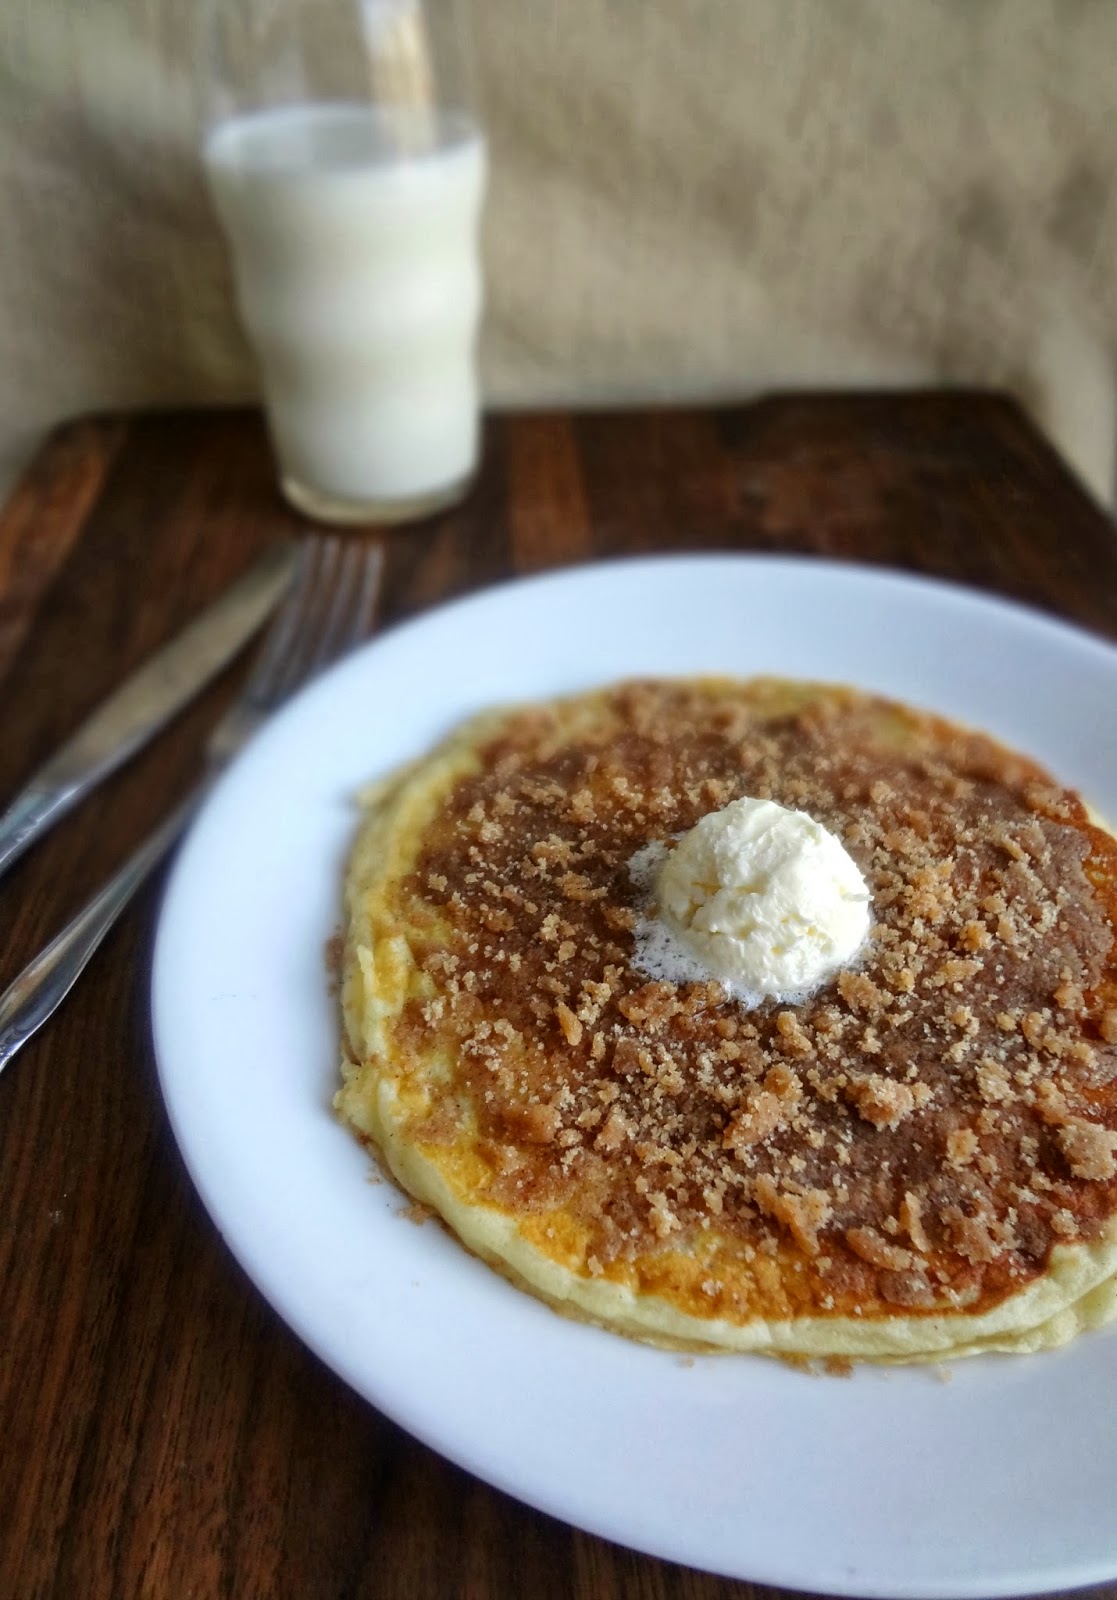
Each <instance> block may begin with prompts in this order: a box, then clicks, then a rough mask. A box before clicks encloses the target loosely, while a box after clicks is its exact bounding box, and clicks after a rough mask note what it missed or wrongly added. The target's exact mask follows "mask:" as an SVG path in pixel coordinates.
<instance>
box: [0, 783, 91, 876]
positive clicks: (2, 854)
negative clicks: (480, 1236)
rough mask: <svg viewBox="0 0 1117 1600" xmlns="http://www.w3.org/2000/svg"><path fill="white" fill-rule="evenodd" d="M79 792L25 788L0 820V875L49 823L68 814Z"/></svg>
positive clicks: (34, 786) (64, 787) (64, 788)
mask: <svg viewBox="0 0 1117 1600" xmlns="http://www.w3.org/2000/svg"><path fill="white" fill-rule="evenodd" d="M82 792H83V791H82V790H81V789H80V788H79V786H78V785H77V784H72V783H71V784H55V785H52V786H51V787H50V788H49V789H48V788H41V787H39V786H38V785H37V784H35V783H30V784H28V786H27V788H26V789H24V790H23V792H22V794H17V795H16V797H15V799H14V800H13V801H12V803H11V805H10V806H9V807H8V809H7V810H6V811H5V812H4V815H3V816H2V817H0V873H3V872H4V871H5V869H6V868H8V867H10V866H11V864H12V862H13V861H15V860H16V858H17V857H18V856H21V855H22V854H23V852H24V851H25V850H26V849H27V846H28V845H29V844H31V842H32V841H33V840H35V839H37V838H38V837H39V835H40V834H41V833H42V832H43V831H44V830H45V829H46V828H49V827H50V825H51V823H52V822H57V820H58V818H59V817H61V816H62V815H64V813H65V812H67V811H69V810H70V807H71V806H72V805H74V803H75V801H77V800H78V799H80V797H81V793H82Z"/></svg>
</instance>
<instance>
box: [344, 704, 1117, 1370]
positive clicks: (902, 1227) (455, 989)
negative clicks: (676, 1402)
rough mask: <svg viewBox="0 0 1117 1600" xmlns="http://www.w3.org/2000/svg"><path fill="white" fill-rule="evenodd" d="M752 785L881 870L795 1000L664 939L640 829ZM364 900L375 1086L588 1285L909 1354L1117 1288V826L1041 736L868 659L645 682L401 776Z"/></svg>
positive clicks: (961, 1344)
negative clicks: (860, 932)
mask: <svg viewBox="0 0 1117 1600" xmlns="http://www.w3.org/2000/svg"><path fill="white" fill-rule="evenodd" d="M746 795H748V796H754V797H760V798H767V799H772V800H775V801H777V802H779V803H780V804H781V805H784V806H787V807H791V808H796V809H799V810H803V811H805V812H807V813H808V814H809V815H810V816H812V817H814V818H815V819H816V820H817V821H819V822H821V823H822V824H823V825H824V826H825V827H826V828H828V829H829V830H830V831H831V832H833V833H834V834H835V835H836V836H837V837H838V838H839V839H840V840H841V841H842V843H843V844H844V846H845V848H846V849H847V850H848V851H849V853H850V855H851V856H852V857H853V859H854V861H855V862H856V863H857V866H858V867H859V869H860V871H861V872H862V873H863V875H864V877H865V879H866V881H867V883H868V884H869V887H870V889H871V893H872V919H873V920H872V929H871V933H870V936H869V940H868V943H867V946H866V947H865V949H864V950H863V951H862V952H861V954H860V956H859V957H858V959H857V962H856V965H855V966H853V967H850V968H847V969H846V970H843V971H840V972H838V973H837V974H836V975H835V976H834V977H833V978H832V980H831V981H829V982H827V983H826V984H825V985H824V986H823V987H822V988H821V989H820V990H818V991H817V992H816V993H814V994H812V995H809V996H808V997H806V998H801V999H800V1000H799V1001H798V1003H796V1004H793V1005H791V1004H780V1003H778V1002H767V1003H765V1004H762V1005H760V1006H758V1007H754V1008H753V1009H746V1007H745V1006H744V1005H742V1004H741V1003H740V1002H739V1001H737V1000H734V999H732V998H730V997H729V996H728V995H727V994H726V992H725V991H724V990H723V989H722V988H720V987H719V985H718V984H716V983H712V982H710V983H707V982H702V981H694V982H689V983H679V984H673V983H669V982H665V981H663V980H657V979H655V978H651V977H649V975H648V973H647V972H645V971H641V970H640V967H639V964H638V961H639V941H638V938H637V933H638V930H639V928H640V926H641V923H642V919H645V918H647V917H648V916H650V915H653V914H654V906H648V905H647V904H646V903H644V901H643V899H642V895H643V894H644V893H645V891H644V890H642V889H641V888H640V887H639V886H638V882H637V880H636V879H635V878H634V876H633V873H632V872H631V871H630V866H629V864H630V862H631V861H632V858H633V857H634V856H636V855H637V854H638V852H640V851H641V850H645V849H646V848H647V846H648V845H649V844H650V843H652V842H653V841H657V840H660V841H670V840H671V839H673V838H674V837H676V836H678V835H679V834H681V833H683V832H684V831H685V830H687V829H689V828H691V827H692V826H693V825H694V824H695V822H696V821H697V820H698V819H699V818H700V817H701V816H703V815H705V814H706V813H708V812H710V811H713V810H716V809H718V808H720V807H722V806H724V805H726V804H727V803H728V802H730V801H732V800H735V799H738V798H740V797H742V796H746ZM346 901H347V925H346V932H345V944H344V957H343V968H342V1006H343V1014H344V1044H343V1054H344V1059H343V1061H342V1079H343V1082H342V1088H341V1089H340V1091H339V1093H338V1095H337V1102H336V1103H337V1108H338V1110H339V1112H340V1114H341V1116H342V1117H343V1118H344V1119H345V1120H346V1121H347V1122H348V1123H349V1124H350V1125H351V1126H352V1128H353V1129H354V1130H355V1131H356V1132H357V1134H358V1135H359V1136H360V1137H361V1138H362V1139H363V1140H365V1141H366V1142H367V1143H368V1144H369V1145H370V1146H371V1147H373V1148H374V1149H375V1150H376V1151H377V1152H378V1153H379V1155H380V1156H381V1157H382V1158H383V1160H384V1161H385V1162H386V1164H387V1166H388V1168H389V1169H390V1171H391V1172H392V1174H393V1175H394V1176H395V1178H396V1179H397V1180H398V1181H399V1183H400V1184H402V1186H403V1187H404V1188H405V1189H406V1190H407V1191H408V1192H409V1193H410V1194H411V1195H413V1196H414V1197H416V1198H417V1199H418V1200H420V1201H422V1202H423V1203H425V1204H426V1205H428V1206H430V1207H432V1208H433V1209H434V1210H435V1211H436V1212H437V1213H438V1214H439V1215H440V1216H441V1217H442V1218H443V1219H444V1220H445V1221H446V1223H447V1224H448V1225H449V1227H450V1228H451V1229H453V1231H454V1232H455V1233H456V1234H457V1235H458V1236H459V1238H460V1239H461V1240H462V1241H463V1242H464V1243H465V1244H466V1245H467V1246H468V1247H469V1248H470V1249H471V1250H472V1251H474V1252H475V1253H476V1254H477V1255H479V1256H481V1257H482V1258H483V1259H484V1260H486V1261H488V1262H489V1263H490V1264H491V1265H493V1266H494V1267H496V1268H497V1269H498V1270H499V1271H501V1272H502V1273H504V1274H505V1275H506V1276H508V1277H509V1278H511V1279H512V1280H513V1281H514V1282H516V1283H518V1284H520V1285H521V1286H523V1287H525V1288H527V1289H529V1290H530V1291H531V1292H533V1293H534V1294H536V1295H538V1296H540V1297H541V1298H543V1299H545V1300H547V1301H548V1302H550V1303H551V1304H552V1305H554V1306H555V1307H557V1308H559V1309H561V1310H563V1311H565V1312H567V1313H569V1314H571V1315H574V1316H578V1317H582V1318H588V1319H590V1320H592V1321H594V1322H596V1323H599V1324H601V1325H604V1326H606V1327H608V1328H611V1329H613V1330H615V1331H617V1332H620V1333H624V1334H628V1335H632V1336H635V1337H637V1338H642V1339H646V1340H650V1341H653V1342H656V1343H661V1344H669V1345H680V1346H684V1347H687V1348H696V1349H720V1350H738V1351H758V1352H763V1353H767V1354H777V1355H783V1356H801V1357H835V1358H853V1359H867V1360H882V1361H896V1360H899V1361H914V1360H936V1361H941V1360H943V1359H948V1358H952V1357H955V1356H959V1355H964V1354H971V1353H974V1352H977V1351H982V1350H1012V1351H1031V1350H1037V1349H1041V1348H1045V1347H1051V1346H1054V1345H1058V1344H1062V1343H1064V1342H1065V1341H1066V1340H1068V1339H1070V1338H1072V1337H1073V1336H1074V1335H1076V1334H1077V1333H1079V1332H1080V1331H1082V1330H1083V1329H1085V1328H1090V1327H1095V1326H1098V1325H1099V1324H1101V1323H1102V1322H1105V1321H1107V1320H1108V1319H1110V1318H1111V1317H1113V1316H1114V1315H1117V1221H1115V1218H1117V1157H1115V1151H1117V1131H1115V1130H1117V957H1115V950H1114V934H1113V925H1114V912H1115V905H1117V841H1115V840H1114V839H1113V838H1112V837H1111V836H1110V834H1109V833H1108V832H1107V831H1106V830H1105V829H1103V828H1102V827H1100V826H1098V825H1097V824H1096V823H1095V821H1093V820H1092V819H1091V817H1090V816H1089V815H1088V813H1087V811H1086V809H1085V807H1084V805H1083V803H1082V801H1081V800H1080V799H1079V798H1078V797H1077V796H1076V795H1075V794H1073V793H1072V792H1070V791H1067V790H1064V789H1062V788H1061V787H1060V786H1059V785H1058V784H1057V783H1056V782H1055V781H1054V780H1053V779H1052V778H1051V777H1049V775H1048V774H1047V773H1046V772H1044V771H1043V770H1042V769H1041V768H1040V767H1039V766H1037V765H1036V764H1035V763H1034V762H1033V761H1031V760H1029V759H1028V758H1026V757H1024V756H1020V755H1017V754H1015V753H1013V752H1011V751H1008V750H1006V749H1004V748H1003V747H1002V746H1000V745H998V744H997V743H995V742H994V741H993V740H991V739H990V738H988V737H986V736H984V735H982V734H980V733H976V732H973V731H970V730H968V729H964V728H960V727H958V726H955V725H952V724H950V723H948V722H946V721H944V720H943V719H941V718H938V717H935V716H932V715H929V714H926V713H922V712H919V711H915V710H912V709H909V708H907V707H905V706H902V705H899V704H896V703H894V702H890V701H887V700H884V699H881V698H878V697H874V696H870V695H866V694H862V693H859V692H857V691H854V690H851V689H845V688H836V687H833V686H825V685H817V684H804V683H794V682H789V681H784V680H776V679H757V680H752V681H749V682H737V681H733V680H727V679H696V680H681V681H648V682H634V683H627V684H621V685H617V686H614V687H610V688H606V689H602V690H597V691H594V692H591V693H587V694H583V695H579V696H576V697H573V698H569V699H565V700H559V701H555V702H553V703H547V704H542V705H538V706H528V707H520V708H512V709H508V710H502V711H496V712H493V713H489V714H486V715H483V716H481V717H479V718H477V719H476V720H474V721H472V722H470V723H468V724H467V725H466V726H464V727H462V728H460V729H459V730H457V731H456V732H455V733H453V734H452V735H451V737H449V738H448V739H447V740H446V741H445V742H444V743H442V744H441V745H440V746H439V747H438V748H437V749H435V750H434V751H432V752H431V753H430V754H429V755H428V756H426V757H425V758H423V759H422V760H420V761H418V762H417V763H415V764H414V765H412V766H411V767H409V768H408V769H407V770H405V771H403V772H400V773H397V774H396V775H394V776H393V777H392V778H390V779H389V780H387V781H386V782H384V783H383V784H381V785H379V786H378V787H377V789H376V790H375V791H373V792H372V793H370V795H369V796H368V801H367V811H366V815H365V818H364V821H363V825H362V827H361V830H360V833H359V836H358V839H357V842H356V846H355V849H354V851H353V855H352V859H351V862H350V867H349V873H348V879H347V885H346Z"/></svg>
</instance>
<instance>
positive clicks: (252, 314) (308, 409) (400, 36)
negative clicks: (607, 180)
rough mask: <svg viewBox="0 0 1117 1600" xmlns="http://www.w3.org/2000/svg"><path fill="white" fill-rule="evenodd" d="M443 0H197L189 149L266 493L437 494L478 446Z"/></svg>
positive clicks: (313, 505)
mask: <svg viewBox="0 0 1117 1600" xmlns="http://www.w3.org/2000/svg"><path fill="white" fill-rule="evenodd" d="M467 45H468V40H467V35H466V29H465V19H464V17H463V15H462V11H461V3H460V0H425V3H424V0H212V6H211V12H210V17H209V22H208V32H207V55H206V61H205V67H204V71H203V80H204V92H205V98H206V107H205V136H204V145H203V153H204V159H205V166H206V172H207V175H208V178H209V183H210V188H211V191H212V194H213V198H214V201H215V204H216V207H217V211H218V213H219V215H220V217H221V220H222V222H223V224H224V227H225V231H226V234H227V237H228V241H229V245H230V249H231V255H232V263H233V270H234V277H235V282H236V292H237V299H238V302H239V305H240V311H241V315H242V317H243V320H244V323H245V326H246V328H247V330H248V334H249V337H250V339H251V342H252V345H253V348H254V350H255V352H256V356H257V359H258V362H259V367H260V374H261V380H262V384H263V390H264V401H265V407H266V411H267V417H268V424H269V428H270V432H271V436H272V441H273V443H274V446H275V451H276V455H277V457H278V461H279V468H280V478H281V482H282V486H283V490H284V493H285V494H286V496H287V498H288V499H289V500H291V501H292V502H293V504H295V505H296V506H297V507H298V508H299V509H300V510H302V511H304V512H306V513H308V514H309V515H310V516H312V517H314V518H317V519H319V520H322V521H327V522H355V523H356V522H376V523H384V522H401V521H406V520H408V519H411V518H415V517H420V516H423V515H425V514H427V513H428V512H431V511H434V510H436V509H437V508H438V507H440V506H443V505H448V504H450V503H451V502H453V501H454V500H456V499H458V498H459V497H460V496H461V495H462V494H463V493H464V492H465V491H466V489H467V488H468V486H469V484H470V482H471V479H472V477H473V474H474V471H475V468H476V465H477V454H478V432H479V429H478V422H479V396H478V380H477V363H476V345H477V333H478V325H479V321H480V313H481V300H482V284H481V265H480V249H479V232H480V220H481V205H482V199H483V195H484V189H485V175H486V158H485V141H484V137H483V134H482V132H481V128H480V125H479V122H478V119H477V115H476V110H475V102H474V96H473V94H472V93H471V81H470V80H471V74H470V72H469V61H468V50H467Z"/></svg>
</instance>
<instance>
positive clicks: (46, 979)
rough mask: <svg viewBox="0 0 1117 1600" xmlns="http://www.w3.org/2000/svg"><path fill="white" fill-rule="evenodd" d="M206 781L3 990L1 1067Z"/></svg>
mask: <svg viewBox="0 0 1117 1600" xmlns="http://www.w3.org/2000/svg"><path fill="white" fill-rule="evenodd" d="M203 787H204V786H203ZM203 787H199V788H198V789H196V790H195V791H194V792H193V793H192V794H191V795H190V796H189V798H188V799H186V800H184V801H183V802H182V804H181V805H180V806H178V807H177V808H176V809H175V810H174V811H172V812H171V815H170V816H169V817H167V818H166V819H165V820H164V821H163V822H161V823H160V824H159V826H158V827H157V828H156V829H155V830H154V832H153V833H150V834H149V835H148V837H147V838H146V839H145V840H144V842H143V844H141V845H140V847H139V849H138V850H136V851H135V852H134V853H133V854H132V855H131V856H129V858H128V860H127V861H126V862H125V863H124V865H123V866H122V867H121V868H120V869H119V870H118V871H117V872H116V873H115V875H114V876H113V877H112V878H110V879H109V881H108V883H106V884H105V885H104V887H103V888H101V889H100V890H99V891H98V892H97V894H95V895H94V897H93V899H92V900H90V902H89V904H88V905H87V906H86V907H85V908H84V910H82V911H79V912H78V915H77V916H76V917H75V918H74V920H73V921H72V922H70V923H67V925H66V927H64V928H63V930H62V932H61V933H60V934H58V935H57V937H56V938H54V939H52V940H51V942H50V943H49V944H48V945H47V946H46V948H45V949H44V950H41V951H40V952H39V954H38V955H37V956H36V957H35V958H34V959H33V960H32V961H31V962H30V963H29V964H28V965H27V966H26V967H25V968H24V969H23V971H22V972H21V973H20V975H19V977H18V978H17V979H16V980H15V982H14V983H13V984H12V985H11V987H10V988H9V989H7V990H6V992H5V993H4V994H3V995H2V996H0V1072H2V1071H3V1070H4V1068H5V1067H6V1066H7V1064H8V1062H9V1061H10V1060H11V1059H12V1057H13V1056H14V1055H15V1053H16V1051H17V1050H18V1049H19V1048H20V1046H21V1045H23V1044H25V1043H26V1042H27V1040H28V1039H30V1037H31V1035H32V1034H33V1033H34V1032H35V1030H36V1029H37V1028H40V1027H42V1025H43V1023H44V1022H45V1021H46V1020H47V1018H48V1017H51V1016H53V1015H54V1013H55V1011H56V1010H57V1009H58V1007H59V1006H60V1005H61V1004H62V1002H63V1000H65V998H66V996H67V995H68V994H69V992H70V990H71V989H72V988H73V986H74V984H75V983H76V982H77V980H78V978H79V977H80V976H81V974H82V973H83V972H84V970H85V968H86V965H87V964H88V962H89V959H90V957H91V956H92V955H93V952H94V951H95V950H96V949H97V946H98V945H99V944H100V943H101V940H102V939H103V938H104V937H105V935H106V933H108V931H109V929H110V928H111V927H112V925H113V923H114V922H115V921H116V919H117V917H119V915H120V913H121V912H122V911H123V910H124V907H125V906H126V905H127V904H128V902H129V900H131V898H132V896H133V895H134V894H135V892H136V890H137V889H138V888H139V887H140V885H141V884H142V883H143V882H144V881H145V879H146V878H148V877H149V876H150V874H151V873H152V872H153V871H154V870H155V868H156V867H157V866H158V865H159V863H160V861H162V859H163V857H164V856H165V855H166V854H167V851H168V850H169V849H170V848H171V846H172V845H173V844H174V842H175V840H176V839H177V838H178V837H179V835H180V834H181V833H182V831H183V829H184V828H185V827H186V824H187V823H188V822H189V821H190V818H191V817H192V816H193V814H194V812H195V810H196V809H197V806H198V803H199V801H200V800H201V797H202V793H203Z"/></svg>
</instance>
